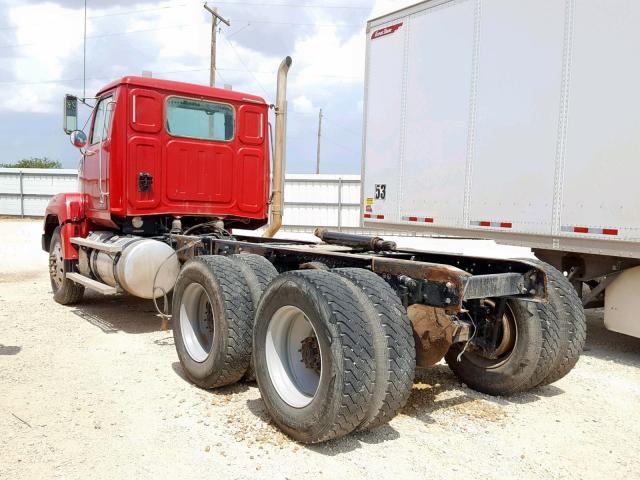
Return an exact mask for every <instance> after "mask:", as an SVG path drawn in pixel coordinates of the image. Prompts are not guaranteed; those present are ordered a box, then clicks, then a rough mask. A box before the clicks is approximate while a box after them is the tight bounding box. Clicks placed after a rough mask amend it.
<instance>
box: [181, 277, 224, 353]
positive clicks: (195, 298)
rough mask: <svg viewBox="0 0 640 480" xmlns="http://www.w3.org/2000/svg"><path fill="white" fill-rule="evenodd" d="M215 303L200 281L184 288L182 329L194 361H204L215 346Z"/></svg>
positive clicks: (187, 347) (186, 346) (188, 350)
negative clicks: (213, 303)
mask: <svg viewBox="0 0 640 480" xmlns="http://www.w3.org/2000/svg"><path fill="white" fill-rule="evenodd" d="M214 324H215V322H214V318H213V305H212V302H211V298H210V297H209V294H208V293H207V291H206V290H205V289H204V287H203V286H202V285H200V284H199V283H192V284H190V285H188V286H187V288H185V289H184V292H183V293H182V299H181V300H180V331H181V333H182V340H183V343H184V346H185V348H186V350H187V353H188V354H189V356H190V357H191V359H192V360H193V361H194V362H198V363H202V362H204V361H205V360H206V359H207V358H208V357H209V355H210V354H211V350H212V348H213V337H214V332H215V327H214Z"/></svg>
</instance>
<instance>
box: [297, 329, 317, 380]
mask: <svg viewBox="0 0 640 480" xmlns="http://www.w3.org/2000/svg"><path fill="white" fill-rule="evenodd" d="M300 344H301V345H302V347H301V348H300V350H298V351H299V352H300V354H301V355H302V360H300V361H301V362H302V363H304V366H305V367H307V368H309V369H311V370H313V371H314V372H316V373H318V374H319V373H320V367H321V365H322V360H321V359H320V345H318V339H317V338H316V337H307V338H305V339H304V340H302V342H300Z"/></svg>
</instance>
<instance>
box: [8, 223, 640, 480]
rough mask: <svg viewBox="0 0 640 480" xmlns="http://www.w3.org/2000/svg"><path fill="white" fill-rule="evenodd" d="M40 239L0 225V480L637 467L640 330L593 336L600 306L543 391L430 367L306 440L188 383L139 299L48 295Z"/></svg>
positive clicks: (491, 474)
mask: <svg viewBox="0 0 640 480" xmlns="http://www.w3.org/2000/svg"><path fill="white" fill-rule="evenodd" d="M40 234H41V224H40V222H39V221H36V220H6V219H5V220H0V238H2V242H1V243H0V478H7V479H35V478H65V479H67V478H68V479H75V478H78V479H79V478H93V479H98V478H105V479H107V478H108V479H120V478H125V479H132V478H136V479H137V478H155V479H160V478H180V479H188V478H205V477H206V478H225V479H235V478H291V479H306V478H310V479H318V478H361V477H365V476H366V477H367V478H403V479H410V478H430V479H440V478H442V479H445V478H446V479H455V478H476V479H481V478H518V479H539V478H567V479H569V478H570V479H575V478H593V479H602V478H606V479H613V478H617V479H623V478H624V479H631V478H639V477H640V456H639V455H638V452H640V422H639V421H638V418H640V339H636V338H631V337H627V336H624V335H620V334H616V333H612V332H609V331H607V330H605V329H604V327H603V323H602V311H591V312H589V313H588V321H589V332H588V340H587V347H586V351H585V353H584V355H583V357H582V358H581V360H580V361H579V362H578V365H577V366H576V368H575V369H574V370H573V371H572V372H571V373H570V374H569V375H568V376H567V377H565V378H564V379H562V380H560V381H559V382H557V383H555V384H553V385H550V386H547V387H543V388H540V389H538V390H535V391H532V392H530V393H526V394H522V395H517V396H513V397H509V398H499V397H490V396H487V395H483V394H480V393H477V392H474V391H473V390H470V389H469V388H466V387H465V386H464V385H462V384H461V383H460V382H459V381H458V380H457V379H456V378H455V377H454V376H453V374H452V373H451V372H450V371H449V370H448V368H447V367H446V366H445V365H443V364H439V365H437V366H436V367H434V368H431V369H428V370H423V371H419V372H418V374H417V376H416V383H415V385H414V387H413V392H412V394H411V397H410V399H409V402H408V404H407V406H406V407H405V408H404V410H403V411H402V413H401V414H400V415H399V416H398V417H396V418H395V419H394V420H392V421H391V422H390V423H389V424H388V425H386V426H383V427H381V428H378V429H376V430H374V431H371V432H366V433H355V434H351V435H349V436H348V437H345V438H342V439H339V440H335V441H331V442H328V443H325V444H321V445H315V446H305V445H301V444H298V443H296V442H293V441H291V440H290V439H288V438H287V437H286V436H285V435H283V434H282V433H281V432H280V431H279V430H278V429H277V428H276V427H275V426H274V425H273V424H272V423H271V422H270V420H269V417H268V415H267V413H266V411H265V408H264V404H263V402H262V400H261V399H260V393H259V391H258V388H257V387H256V385H255V384H243V383H239V384H236V385H233V386H230V387H226V388H221V389H218V390H214V391H205V390H201V389H199V388H196V387H195V386H193V385H191V384H190V383H189V382H187V381H186V380H185V378H184V375H183V373H182V370H181V368H180V364H179V363H178V359H177V356H176V352H175V348H174V346H173V337H172V334H171V331H167V330H163V329H162V321H161V319H160V318H158V317H157V316H156V313H155V310H154V308H153V305H152V303H151V302H150V301H145V300H139V299H135V298H131V297H120V298H107V297H101V296H99V295H97V294H87V295H86V297H85V300H84V301H83V302H82V303H81V304H79V305H77V306H72V307H64V306H61V305H58V304H56V303H54V301H53V300H52V295H51V287H50V284H49V279H48V273H47V255H46V254H45V253H44V252H42V251H41V250H40ZM412 242H413V245H412V246H418V245H416V244H419V243H420V241H419V240H416V239H412ZM477 245H479V246H480V247H482V248H481V249H482V250H486V254H487V255H492V254H493V253H492V252H493V251H494V250H495V249H497V247H496V246H495V245H493V244H492V243H491V242H488V243H485V244H477ZM476 248H478V247H476Z"/></svg>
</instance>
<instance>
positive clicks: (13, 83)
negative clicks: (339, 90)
mask: <svg viewBox="0 0 640 480" xmlns="http://www.w3.org/2000/svg"><path fill="white" fill-rule="evenodd" d="M208 70H209V67H197V68H184V69H180V70H167V71H162V72H154V73H155V74H156V75H165V74H170V73H191V72H204V71H208ZM221 70H222V71H225V72H242V73H245V72H247V70H246V69H242V68H216V72H220V71H221ZM249 73H253V74H257V75H275V73H274V72H259V71H255V70H253V71H249ZM299 75H300V74H299V73H295V72H292V73H290V74H289V76H290V77H296V76H299ZM315 76H316V77H321V78H343V79H350V80H357V79H359V77H348V76H340V75H321V74H320V75H315ZM114 78H118V76H117V75H115V76H114V75H111V76H97V77H87V80H113V79H114ZM81 80H82V77H77V78H63V79H60V80H38V81H31V82H23V81H9V82H3V81H0V85H3V86H7V87H8V86H19V85H47V84H65V83H71V82H79V81H81ZM288 114H289V115H301V116H312V117H315V114H305V113H299V112H293V111H291V112H288Z"/></svg>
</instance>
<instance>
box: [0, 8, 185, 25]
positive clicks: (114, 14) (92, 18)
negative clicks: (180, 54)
mask: <svg viewBox="0 0 640 480" xmlns="http://www.w3.org/2000/svg"><path fill="white" fill-rule="evenodd" d="M188 6H190V5H189V4H188V3H179V4H176V5H167V6H163V7H154V8H140V9H137V10H125V11H120V12H113V13H103V14H101V15H89V16H87V20H94V19H97V18H106V17H115V16H119V15H129V14H132V13H146V12H156V11H158V10H169V9H174V8H180V7H188ZM46 23H48V22H42V23H41V24H32V25H30V26H38V25H44V24H46ZM23 26H24V25H17V26H13V27H9V26H6V27H0V31H1V30H17V29H19V28H21V27H23Z"/></svg>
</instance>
